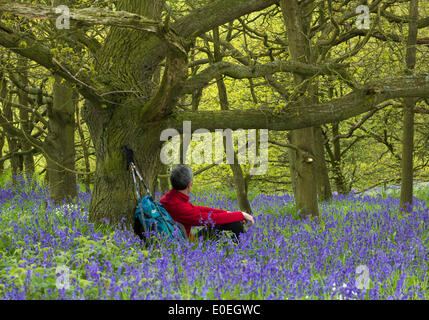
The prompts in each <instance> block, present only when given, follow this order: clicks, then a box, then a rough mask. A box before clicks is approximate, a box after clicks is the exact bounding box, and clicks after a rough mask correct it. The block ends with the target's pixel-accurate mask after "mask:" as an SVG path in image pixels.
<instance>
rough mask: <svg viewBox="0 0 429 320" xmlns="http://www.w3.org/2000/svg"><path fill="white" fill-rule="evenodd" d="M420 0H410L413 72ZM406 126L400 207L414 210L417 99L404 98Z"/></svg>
mask: <svg viewBox="0 0 429 320" xmlns="http://www.w3.org/2000/svg"><path fill="white" fill-rule="evenodd" d="M418 13H419V11H418V0H410V22H409V30H408V39H407V51H406V58H405V59H406V73H408V74H412V72H413V70H414V66H415V64H416V43H417V31H418V29H417V22H418ZM404 102H405V107H404V109H403V111H404V120H403V124H404V128H403V137H402V161H401V162H402V163H401V169H402V171H401V197H400V208H401V209H403V210H412V205H413V151H414V106H415V99H413V98H407V99H405V100H404Z"/></svg>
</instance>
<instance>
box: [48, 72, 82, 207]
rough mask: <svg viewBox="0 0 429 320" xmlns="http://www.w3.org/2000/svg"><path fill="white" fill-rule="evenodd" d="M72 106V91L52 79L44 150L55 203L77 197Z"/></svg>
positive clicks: (62, 82)
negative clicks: (51, 94)
mask: <svg viewBox="0 0 429 320" xmlns="http://www.w3.org/2000/svg"><path fill="white" fill-rule="evenodd" d="M74 112H75V103H74V100H73V88H72V87H71V86H70V85H69V84H68V83H67V82H66V81H64V80H62V79H61V78H60V77H58V76H56V77H55V83H54V90H53V104H52V106H51V107H50V108H48V119H49V127H48V135H47V137H46V139H45V142H44V145H43V148H44V149H45V157H46V162H47V168H46V171H47V180H48V185H49V192H50V197H51V199H52V200H54V201H55V202H56V203H60V202H62V201H63V200H71V199H74V198H75V197H76V196H77V189H76V174H75V173H74V172H73V171H74V169H75V144H74V131H75V118H74Z"/></svg>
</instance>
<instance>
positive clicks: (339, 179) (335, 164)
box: [331, 122, 349, 194]
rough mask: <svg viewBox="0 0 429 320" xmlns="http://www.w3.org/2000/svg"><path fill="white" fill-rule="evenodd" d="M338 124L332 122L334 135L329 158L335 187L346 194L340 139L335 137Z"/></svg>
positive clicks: (340, 192)
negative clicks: (330, 157)
mask: <svg viewBox="0 0 429 320" xmlns="http://www.w3.org/2000/svg"><path fill="white" fill-rule="evenodd" d="M339 134H340V133H339V124H338V122H336V123H333V124H332V136H333V137H334V141H333V148H334V150H333V157H332V159H331V163H332V172H333V174H334V181H335V186H336V188H337V192H338V193H339V194H347V193H348V191H349V190H348V188H347V184H346V179H345V178H344V175H343V172H342V160H341V145H340V139H339V138H337V139H335V137H338V135H339Z"/></svg>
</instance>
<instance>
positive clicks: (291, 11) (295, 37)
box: [279, 0, 319, 216]
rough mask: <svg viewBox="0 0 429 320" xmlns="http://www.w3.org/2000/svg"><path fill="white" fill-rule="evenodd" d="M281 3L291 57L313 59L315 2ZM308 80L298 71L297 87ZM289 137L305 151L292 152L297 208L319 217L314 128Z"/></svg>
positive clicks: (288, 0) (295, 79)
mask: <svg viewBox="0 0 429 320" xmlns="http://www.w3.org/2000/svg"><path fill="white" fill-rule="evenodd" d="M279 3H280V7H281V10H282V13H283V18H284V20H285V24H286V29H287V37H288V43H289V46H288V48H289V54H290V57H291V59H293V60H296V61H300V62H304V63H309V62H311V52H310V45H309V40H308V39H307V34H308V28H309V21H310V19H311V16H312V15H311V14H308V12H305V11H306V10H308V9H309V8H310V7H311V3H310V2H307V4H306V5H305V6H303V7H300V4H299V3H298V1H296V0H280V2H279ZM309 4H310V5H309ZM305 80H306V77H304V76H301V75H298V74H294V82H295V84H296V85H297V87H298V86H301V85H302V84H303V82H304V81H305ZM304 87H305V86H304ZM300 94H301V95H302V96H301V98H300V99H301V101H307V102H308V103H310V101H311V100H312V98H311V97H308V96H307V97H306V96H305V94H307V95H308V90H306V88H302V89H300ZM289 136H290V140H291V143H292V144H294V145H295V146H297V147H298V148H299V149H301V152H298V151H297V150H291V151H290V152H289V154H290V155H291V159H290V161H291V176H292V181H293V185H294V194H295V202H296V208H297V210H298V211H299V212H300V214H301V215H312V216H318V215H319V209H318V204H317V187H316V186H317V184H316V183H314V182H315V178H316V174H315V163H314V158H315V157H314V150H313V148H314V142H315V137H314V132H313V128H303V129H298V130H292V131H290V133H289ZM310 159H311V160H313V161H311V160H310Z"/></svg>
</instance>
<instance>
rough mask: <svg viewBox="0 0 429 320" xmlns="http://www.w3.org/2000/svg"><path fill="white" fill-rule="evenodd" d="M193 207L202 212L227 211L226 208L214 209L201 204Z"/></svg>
mask: <svg viewBox="0 0 429 320" xmlns="http://www.w3.org/2000/svg"><path fill="white" fill-rule="evenodd" d="M193 206H194V207H196V208H198V209H200V210H201V211H202V212H225V213H226V212H228V211H226V210H222V209H215V208H209V207H203V206H195V205H193Z"/></svg>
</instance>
